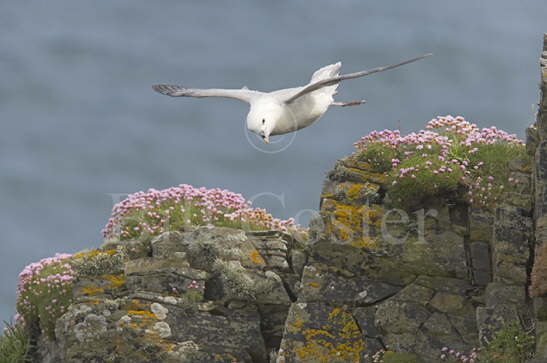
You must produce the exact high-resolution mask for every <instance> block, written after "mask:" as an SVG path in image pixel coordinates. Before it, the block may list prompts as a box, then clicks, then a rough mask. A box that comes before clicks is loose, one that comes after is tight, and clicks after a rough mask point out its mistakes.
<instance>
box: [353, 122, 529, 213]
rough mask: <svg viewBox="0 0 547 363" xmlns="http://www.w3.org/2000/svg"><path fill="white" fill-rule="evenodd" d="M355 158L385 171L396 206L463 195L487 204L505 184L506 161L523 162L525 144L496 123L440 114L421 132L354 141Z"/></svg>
mask: <svg viewBox="0 0 547 363" xmlns="http://www.w3.org/2000/svg"><path fill="white" fill-rule="evenodd" d="M354 145H355V148H356V149H357V151H356V155H355V156H356V157H357V158H358V159H360V160H363V161H365V162H367V163H369V164H370V165H371V167H372V168H373V169H374V170H375V171H376V172H379V173H384V175H385V180H386V187H387V189H388V193H389V195H390V197H391V199H392V201H393V202H394V203H395V204H398V205H400V206H403V207H413V206H416V205H417V204H419V203H420V202H422V201H423V200H425V199H427V198H428V197H431V196H440V195H453V194H454V193H461V194H462V195H461V196H462V197H463V198H464V199H465V200H466V201H467V202H468V203H469V204H470V205H473V206H477V207H481V208H491V207H493V206H494V205H495V203H496V201H498V200H499V199H500V197H501V195H502V193H503V192H504V190H506V188H507V187H508V186H510V185H511V184H516V183H518V180H514V179H513V178H510V177H509V174H510V170H509V162H510V161H512V160H523V161H524V160H526V158H527V155H526V150H525V147H524V143H523V142H522V141H521V140H519V139H518V138H517V137H516V136H515V135H510V134H508V133H507V132H505V131H503V130H498V129H497V128H496V127H494V126H493V127H490V128H483V129H479V128H478V127H477V125H475V124H473V123H470V122H468V121H465V119H464V118H463V117H461V116H458V117H452V116H444V117H443V116H439V117H437V118H435V119H433V120H431V121H429V122H428V123H427V124H426V127H425V130H420V131H419V132H417V133H414V132H413V133H410V134H408V135H406V136H401V133H400V131H399V130H383V131H380V132H378V131H373V132H371V133H370V134H368V135H367V136H364V137H362V138H361V139H360V140H359V141H357V142H356V143H355V144H354Z"/></svg>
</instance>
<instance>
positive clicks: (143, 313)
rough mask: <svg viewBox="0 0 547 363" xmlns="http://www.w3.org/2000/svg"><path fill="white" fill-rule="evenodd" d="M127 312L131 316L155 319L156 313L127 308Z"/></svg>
mask: <svg viewBox="0 0 547 363" xmlns="http://www.w3.org/2000/svg"><path fill="white" fill-rule="evenodd" d="M127 314H128V315H130V316H131V317H135V316H136V317H140V318H142V319H145V320H146V319H156V314H154V313H152V312H150V311H147V310H128V311H127Z"/></svg>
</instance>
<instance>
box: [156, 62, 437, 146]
mask: <svg viewBox="0 0 547 363" xmlns="http://www.w3.org/2000/svg"><path fill="white" fill-rule="evenodd" d="M430 55H431V53H429V54H425V55H423V56H421V57H417V58H412V59H409V60H406V61H404V62H401V63H397V64H394V65H390V66H384V67H377V68H373V69H370V70H367V71H361V72H355V73H349V74H343V75H339V72H340V67H341V66H342V63H341V62H338V63H334V64H331V65H328V66H326V67H323V68H321V69H319V70H317V71H316V72H315V73H314V74H313V75H312V77H311V80H310V82H309V83H308V84H307V85H305V86H303V87H296V88H286V89H280V90H277V91H273V92H260V91H255V90H250V89H248V88H246V87H244V88H242V89H219V88H210V89H198V88H187V87H183V86H177V85H168V84H158V85H154V86H152V88H153V89H154V90H155V91H157V92H159V93H161V94H164V95H167V96H171V97H198V98H202V97H226V98H235V99H237V100H240V101H244V102H247V103H249V104H250V110H249V113H248V114H247V128H248V129H249V130H250V131H252V132H254V133H256V134H257V135H259V136H260V137H262V140H263V141H264V142H265V143H269V142H270V141H269V140H270V136H273V135H281V134H286V133H289V132H293V131H296V130H300V129H302V128H304V127H307V126H309V125H311V124H312V123H314V122H315V121H316V120H318V119H319V118H320V117H321V116H323V114H324V113H325V112H326V111H327V109H328V108H329V106H342V107H345V106H357V105H361V104H363V103H365V102H366V101H365V100H361V101H355V102H345V103H343V102H334V99H333V96H334V95H335V94H336V88H337V87H338V84H339V83H340V82H341V81H343V80H346V79H352V78H359V77H364V76H368V75H369V74H372V73H377V72H383V71H387V70H388V69H393V68H396V67H399V66H402V65H404V64H408V63H412V62H415V61H417V60H420V59H423V58H425V57H428V56H430Z"/></svg>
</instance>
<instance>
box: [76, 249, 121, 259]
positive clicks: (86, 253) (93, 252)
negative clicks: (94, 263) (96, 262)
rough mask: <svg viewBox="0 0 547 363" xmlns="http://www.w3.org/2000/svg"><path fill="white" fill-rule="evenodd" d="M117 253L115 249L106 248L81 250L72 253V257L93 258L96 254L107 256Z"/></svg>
mask: <svg viewBox="0 0 547 363" xmlns="http://www.w3.org/2000/svg"><path fill="white" fill-rule="evenodd" d="M116 253H118V251H116V250H108V251H101V250H91V251H82V252H78V253H76V254H74V255H73V256H72V257H73V258H93V257H97V256H98V255H102V254H106V255H109V256H112V255H115V254H116Z"/></svg>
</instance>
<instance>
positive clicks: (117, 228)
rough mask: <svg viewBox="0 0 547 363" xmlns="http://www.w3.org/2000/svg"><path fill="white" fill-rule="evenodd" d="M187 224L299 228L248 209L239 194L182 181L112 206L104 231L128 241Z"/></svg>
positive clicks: (244, 227)
mask: <svg viewBox="0 0 547 363" xmlns="http://www.w3.org/2000/svg"><path fill="white" fill-rule="evenodd" d="M190 225H194V226H205V225H214V226H221V227H232V228H241V229H245V230H277V231H282V232H288V231H290V230H294V229H298V228H299V227H298V226H297V225H296V224H295V223H294V219H292V218H290V219H288V220H281V219H277V218H274V217H273V216H272V215H271V214H269V213H268V212H266V211H265V210H264V209H260V208H251V203H250V202H249V201H247V200H245V198H243V196H242V195H241V194H236V193H232V192H230V191H228V190H222V189H218V188H215V189H206V188H194V187H192V186H190V185H186V184H181V185H179V186H176V187H172V188H168V189H164V190H155V189H149V190H148V191H147V192H138V193H135V194H131V195H129V197H128V198H127V199H125V200H124V201H122V202H121V203H118V204H117V205H115V206H114V208H113V210H112V216H111V218H110V219H109V221H108V223H107V225H106V227H105V228H104V230H103V234H104V236H105V237H106V238H119V239H122V240H128V239H135V238H139V237H143V236H154V235H159V234H161V233H163V232H167V231H175V230H182V229H184V227H186V226H190Z"/></svg>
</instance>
